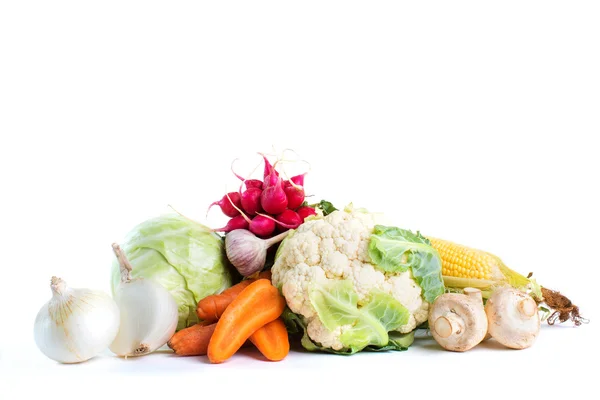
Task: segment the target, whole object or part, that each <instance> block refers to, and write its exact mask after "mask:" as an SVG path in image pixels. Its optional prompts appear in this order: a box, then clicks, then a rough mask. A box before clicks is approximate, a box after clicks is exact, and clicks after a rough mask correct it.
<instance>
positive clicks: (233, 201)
mask: <svg viewBox="0 0 600 400" xmlns="http://www.w3.org/2000/svg"><path fill="white" fill-rule="evenodd" d="M214 205H218V206H219V207H221V211H222V212H223V214H225V215H227V216H228V217H231V218H233V217H236V216H238V215H240V212H239V208H240V207H241V206H242V203H241V196H240V194H239V193H238V192H229V193H227V194H226V195H225V196H223V198H222V199H221V200H219V201H215V202H214V203H212V204H211V205H210V206H209V207H208V210H206V213H207V214H208V212H209V211H210V209H211V208H212V206H214Z"/></svg>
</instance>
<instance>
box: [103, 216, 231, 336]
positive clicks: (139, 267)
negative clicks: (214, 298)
mask: <svg viewBox="0 0 600 400" xmlns="http://www.w3.org/2000/svg"><path fill="white" fill-rule="evenodd" d="M121 248H122V249H123V251H124V252H125V255H126V256H127V258H128V259H129V261H130V262H131V265H132V267H133V271H132V274H131V276H132V277H133V278H137V277H141V278H146V279H152V280H154V281H155V282H157V283H160V284H161V285H162V286H164V287H165V289H167V290H168V291H169V292H170V293H171V294H172V295H173V297H174V298H175V300H176V301H177V305H178V306H179V323H178V325H177V330H179V329H183V328H186V327H188V326H190V325H193V324H194V323H196V322H198V317H197V316H196V306H197V304H198V301H199V300H201V299H202V298H204V297H206V296H209V295H211V294H215V293H220V292H222V291H223V290H225V289H226V288H228V287H230V286H231V274H230V270H229V268H228V264H227V258H226V256H225V250H224V247H223V239H222V238H221V237H220V236H219V235H217V234H216V233H214V232H212V231H211V230H210V229H209V228H208V227H206V226H204V225H201V224H199V223H197V222H193V221H190V220H188V219H186V218H184V217H182V216H180V215H177V214H173V215H164V216H160V217H156V218H152V219H149V220H147V221H145V222H142V223H141V224H139V225H138V226H136V227H135V228H134V229H133V230H132V231H131V232H129V234H127V236H126V237H125V241H124V242H123V243H122V244H121ZM120 279H121V274H120V270H119V264H118V263H117V261H116V259H115V261H114V262H113V265H112V274H111V287H112V291H113V295H114V293H115V291H116V288H117V286H118V285H119V282H120Z"/></svg>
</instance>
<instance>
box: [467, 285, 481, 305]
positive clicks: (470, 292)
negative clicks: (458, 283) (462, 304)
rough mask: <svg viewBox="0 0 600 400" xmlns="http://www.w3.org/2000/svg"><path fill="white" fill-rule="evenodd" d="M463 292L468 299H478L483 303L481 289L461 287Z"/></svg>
mask: <svg viewBox="0 0 600 400" xmlns="http://www.w3.org/2000/svg"><path fill="white" fill-rule="evenodd" d="M463 292H464V294H466V295H467V296H468V297H469V298H470V299H473V300H475V301H480V302H481V303H483V296H482V294H481V290H479V289H477V288H472V287H467V288H464V289H463Z"/></svg>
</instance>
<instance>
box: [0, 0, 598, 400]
mask: <svg viewBox="0 0 600 400" xmlns="http://www.w3.org/2000/svg"><path fill="white" fill-rule="evenodd" d="M198 3H199V4H198ZM211 3H212V4H207V3H202V2H163V3H161V2H155V1H145V2H125V1H114V2H113V1H104V2H94V3H91V2H81V1H73V2H62V1H54V2H30V1H18V2H17V1H6V2H2V4H1V5H0V134H1V138H2V143H1V146H0V177H1V189H0V190H1V193H2V194H1V196H0V202H1V206H2V210H3V217H2V219H1V222H0V224H1V225H0V226H1V228H0V235H1V238H0V239H1V241H0V243H1V245H0V249H1V250H2V267H1V268H2V289H1V290H0V296H1V298H0V300H1V301H0V307H1V314H0V321H1V322H0V326H1V329H0V398H2V400H4V399H20V398H25V397H28V396H29V398H38V397H35V396H39V398H45V399H48V398H60V399H67V398H68V399H78V398H81V397H82V396H83V395H85V396H86V398H126V397H127V396H129V395H131V396H133V395H135V396H140V397H139V398H142V397H141V396H146V395H147V394H150V395H155V396H157V397H161V396H169V398H184V397H187V398H194V397H195V396H209V395H213V396H220V397H225V398H229V397H234V396H245V397H247V396H250V397H261V398H264V397H269V398H280V399H281V398H288V397H289V398H308V397H310V396H319V395H322V397H323V398H324V397H326V396H327V397H333V396H336V398H344V397H345V398H360V397H366V396H371V397H373V398H374V397H375V396H377V395H379V394H381V395H385V396H388V397H397V398H402V397H404V396H415V397H416V396H418V397H422V396H426V397H427V396H434V395H435V396H443V397H444V398H451V397H456V398H458V397H463V398H464V397H469V396H474V397H484V398H490V397H492V398H495V397H503V396H506V395H508V396H510V398H525V397H526V396H528V397H532V396H535V397H538V396H542V395H545V396H546V398H553V397H548V396H555V395H556V396H558V395H564V396H567V395H581V394H583V393H587V395H586V397H587V398H590V393H598V391H597V389H596V388H595V387H593V386H592V378H593V375H592V371H591V368H592V366H595V365H596V364H597V361H598V350H597V344H596V340H594V339H592V337H597V334H598V332H597V330H596V325H597V324H598V321H599V319H598V318H599V317H598V313H597V307H598V300H597V298H598V295H597V288H598V278H599V276H598V269H599V268H600V265H599V264H600V263H599V261H598V250H599V247H598V246H599V245H598V243H600V234H599V233H598V232H599V231H598V226H599V224H600V216H599V211H598V205H599V204H600V197H599V195H598V186H599V179H598V171H600V161H599V157H598V150H599V146H598V144H597V138H598V135H599V134H600V73H599V71H600V24H599V23H598V21H599V20H600V12H599V11H600V8H599V6H598V3H597V2H555V1H540V2H527V1H502V2H495V3H494V4H490V3H488V2H482V1H473V2H449V1H448V2H439V3H438V2H410V4H405V3H399V2H390V3H387V2H354V1H344V2H325V1H316V2H312V1H304V2H282V1H277V2H240V3H236V2H229V1H228V2H211ZM273 147H275V149H278V150H282V149H284V148H293V149H294V150H296V151H297V152H298V153H299V154H300V155H301V156H302V157H303V158H304V159H306V160H308V161H310V163H311V172H310V173H309V175H308V176H307V179H306V188H307V190H308V191H309V192H311V193H313V194H314V195H315V198H316V199H321V198H325V199H329V200H331V201H333V202H334V203H336V204H340V205H343V204H344V203H347V202H350V201H352V202H354V204H356V205H359V206H363V207H367V208H369V209H371V210H373V211H382V212H385V213H386V214H387V216H388V217H389V218H391V219H393V220H394V221H395V223H396V225H398V226H401V227H404V228H409V229H413V230H417V229H418V230H421V231H422V232H423V233H425V234H429V235H433V236H438V237H443V238H447V239H450V240H454V241H457V242H460V243H464V244H469V245H471V246H473V247H478V248H482V249H486V250H488V251H491V252H493V253H496V254H498V255H500V256H501V257H502V258H503V259H504V261H505V262H506V263H507V264H508V265H510V266H511V267H512V268H514V269H517V270H519V271H521V272H523V273H527V272H529V271H533V272H534V274H535V276H537V278H538V280H539V282H541V283H542V284H543V285H545V286H548V287H550V288H555V289H559V290H561V291H562V292H564V293H565V294H567V295H568V296H570V297H571V298H572V300H574V301H575V302H576V303H577V304H579V305H580V307H581V311H582V313H583V314H584V315H585V316H587V317H588V318H590V319H591V323H590V324H588V325H585V326H582V327H580V328H577V329H574V328H572V327H571V326H570V325H567V324H565V325H562V326H556V327H548V326H545V327H544V328H543V329H542V332H541V335H540V337H539V339H538V341H537V342H536V344H535V345H534V346H533V347H532V348H530V349H528V350H524V351H511V350H506V349H503V348H500V347H499V346H497V345H495V344H494V342H493V341H492V342H486V343H485V344H484V345H481V346H480V347H478V348H476V349H474V350H472V351H470V352H467V353H463V354H456V353H449V352H444V351H442V350H440V349H439V348H438V347H437V346H436V345H435V343H434V342H433V341H432V340H431V339H419V340H417V342H416V343H415V345H414V346H413V347H412V348H411V349H410V350H409V351H407V352H404V353H387V354H359V355H356V356H352V357H349V358H348V357H336V356H332V355H315V354H301V353H292V354H290V356H289V357H288V358H287V359H286V360H284V361H283V362H281V363H275V364H269V363H265V362H262V361H258V360H255V359H254V358H253V354H254V353H252V352H247V353H245V354H241V355H238V356H235V357H234V358H233V359H231V360H230V362H227V363H226V364H223V365H219V366H213V365H209V364H206V362H204V361H203V360H202V359H199V358H186V359H182V358H176V357H173V356H171V355H170V354H167V353H164V354H153V355H150V356H147V357H144V358H141V359H135V360H131V359H130V360H127V361H125V360H121V359H117V358H114V357H112V356H111V354H110V353H108V352H107V353H106V354H104V355H103V356H102V357H99V358H96V359H94V360H93V361H90V362H88V363H85V364H80V365H70V366H69V365H67V366H65V365H58V364H56V363H54V362H52V361H51V360H49V359H46V358H45V357H44V356H43V355H42V354H41V353H39V351H38V350H37V348H36V347H35V344H34V342H33V333H32V327H33V320H34V318H35V315H36V313H37V311H38V309H39V308H40V307H41V306H42V304H43V303H44V302H45V301H47V300H48V299H49V297H50V290H49V288H48V284H49V279H50V277H51V276H52V275H58V276H61V277H63V278H64V279H65V280H67V281H68V282H69V283H70V284H71V285H72V286H75V287H92V288H97V289H103V290H106V291H108V290H109V271H110V263H111V260H112V253H111V249H110V244H111V242H113V241H115V240H120V239H121V238H122V237H123V235H125V233H126V232H127V231H129V229H131V228H132V227H133V226H134V225H135V224H137V223H138V222H141V221H143V220H144V219H146V218H148V217H151V216H154V215H157V214H160V213H162V212H168V211H169V208H168V205H169V204H171V205H172V206H174V207H175V208H177V209H178V210H179V211H181V212H183V213H184V214H186V215H188V216H190V217H193V218H196V219H198V220H199V221H203V222H205V223H208V224H210V225H211V226H214V227H216V226H218V225H219V224H221V223H222V222H223V220H221V219H220V217H219V216H218V212H217V211H214V212H211V214H209V217H208V219H206V218H205V209H206V207H207V205H208V204H209V203H210V202H212V201H213V200H215V199H217V198H219V197H220V196H221V195H222V194H223V192H224V191H225V190H227V189H231V188H235V185H236V184H237V181H236V179H235V178H233V177H232V175H231V174H230V172H229V166H230V162H231V161H232V160H233V159H234V158H236V157H246V159H248V158H251V157H254V155H253V154H254V152H256V151H271V150H272V148H273ZM586 363H587V365H588V366H586ZM595 376H596V377H597V374H596V375H595ZM31 396H34V397H31ZM592 397H593V396H592Z"/></svg>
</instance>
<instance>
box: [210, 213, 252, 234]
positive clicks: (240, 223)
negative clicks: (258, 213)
mask: <svg viewBox="0 0 600 400" xmlns="http://www.w3.org/2000/svg"><path fill="white" fill-rule="evenodd" d="M235 229H248V221H246V216H245V215H238V216H237V217H233V218H231V219H230V220H229V221H228V222H227V225H225V226H224V227H222V228H218V229H213V232H231V231H233V230H235Z"/></svg>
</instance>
